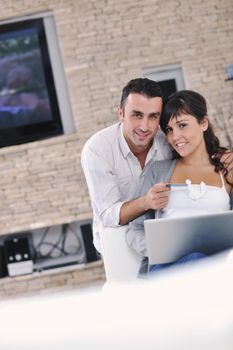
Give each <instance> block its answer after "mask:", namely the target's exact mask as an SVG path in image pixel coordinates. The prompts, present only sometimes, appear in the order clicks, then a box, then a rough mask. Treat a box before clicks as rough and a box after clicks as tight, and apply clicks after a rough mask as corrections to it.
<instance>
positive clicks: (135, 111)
mask: <svg viewBox="0 0 233 350" xmlns="http://www.w3.org/2000/svg"><path fill="white" fill-rule="evenodd" d="M132 113H137V114H143V112H141V111H139V110H137V109H133V110H132Z"/></svg>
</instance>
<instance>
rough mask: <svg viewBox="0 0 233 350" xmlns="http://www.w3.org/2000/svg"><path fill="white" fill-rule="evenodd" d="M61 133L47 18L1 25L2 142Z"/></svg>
mask: <svg viewBox="0 0 233 350" xmlns="http://www.w3.org/2000/svg"><path fill="white" fill-rule="evenodd" d="M1 133H2V135H1ZM61 133H62V124H61V118H60V113H59V107H58V102H57V97H56V91H55V85H54V80H53V75H52V69H51V63H50V60H49V52H48V48H47V43H46V36H45V31H44V27H43V20H42V19H36V20H30V21H23V22H15V23H9V24H4V25H2V26H0V146H1V145H3V144H2V142H1V136H2V137H3V140H5V141H6V145H8V144H17V143H23V142H29V141H33V140H36V139H41V138H45V137H48V136H52V135H56V134H61ZM8 136H9V137H14V140H13V139H12V140H9V137H8ZM3 142H4V141H3Z"/></svg>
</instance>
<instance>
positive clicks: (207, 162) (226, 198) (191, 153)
mask: <svg viewBox="0 0 233 350" xmlns="http://www.w3.org/2000/svg"><path fill="white" fill-rule="evenodd" d="M160 126H161V129H162V130H163V132H164V133H165V134H166V136H167V140H168V142H169V143H170V145H171V146H172V148H173V150H174V159H173V160H171V161H161V162H155V165H154V167H153V169H152V170H151V172H150V174H148V177H147V179H146V182H145V184H144V187H143V189H142V193H146V192H147V191H148V189H149V188H150V187H151V186H153V184H155V183H158V182H160V183H161V181H162V183H161V186H164V190H163V187H161V196H162V197H163V193H164V197H163V198H164V199H163V201H164V203H165V205H164V203H163V206H162V207H160V208H159V207H158V210H156V211H155V212H153V213H152V212H151V211H149V212H147V214H145V215H144V216H141V217H139V218H138V219H136V220H134V221H133V222H132V223H131V224H130V225H129V230H128V232H127V242H128V244H129V245H130V246H131V247H132V248H134V249H135V250H136V251H137V252H138V253H140V254H141V255H143V256H146V255H147V253H146V243H145V236H144V226H143V222H144V220H145V219H148V218H152V217H163V218H164V217H167V218H169V217H179V216H180V217H184V216H190V215H200V214H204V213H218V212H221V211H226V210H230V209H231V208H232V202H233V193H232V192H233V191H232V184H233V175H232V172H228V171H227V170H226V169H225V168H224V165H223V164H222V163H221V161H220V159H219V158H217V159H216V158H213V155H215V154H216V153H217V154H219V155H221V154H222V153H224V152H225V151H226V148H223V147H221V146H220V143H219V140H218V138H217V137H216V136H215V135H214V132H213V129H212V126H211V124H210V122H209V120H208V117H207V106H206V101H205V99H204V97H203V96H201V95H200V94H198V93H196V92H194V91H189V90H184V91H180V92H177V93H174V94H172V95H171V96H170V97H169V98H168V100H167V101H166V103H165V106H164V110H163V113H162V116H161V120H160ZM168 183H169V184H168ZM177 184H178V186H176V185H177ZM167 186H168V187H169V188H170V191H169V196H168V200H166V194H167ZM165 188H166V190H165ZM163 191H164V192H163ZM201 257H203V254H202V253H199V252H195V253H192V254H190V255H189V256H185V257H181V259H180V260H179V261H177V262H176V263H186V262H189V261H191V260H196V259H199V258H201ZM168 265H170V264H162V265H161V264H160V265H153V266H151V267H150V271H154V270H158V269H161V268H164V267H167V266H168Z"/></svg>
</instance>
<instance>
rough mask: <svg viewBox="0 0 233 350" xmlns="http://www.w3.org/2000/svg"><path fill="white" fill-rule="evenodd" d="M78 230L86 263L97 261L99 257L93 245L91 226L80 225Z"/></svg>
mask: <svg viewBox="0 0 233 350" xmlns="http://www.w3.org/2000/svg"><path fill="white" fill-rule="evenodd" d="M80 228H81V232H82V237H83V242H84V246H85V252H86V260H87V262H92V261H96V260H99V255H98V253H97V251H96V249H95V247H94V245H93V234H92V226H91V224H84V225H81V226H80Z"/></svg>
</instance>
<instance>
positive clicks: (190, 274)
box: [0, 251, 233, 350]
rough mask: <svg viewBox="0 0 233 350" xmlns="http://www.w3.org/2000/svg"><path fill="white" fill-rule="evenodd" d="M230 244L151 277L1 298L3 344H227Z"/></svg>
mask: <svg viewBox="0 0 233 350" xmlns="http://www.w3.org/2000/svg"><path fill="white" fill-rule="evenodd" d="M232 278H233V251H229V252H227V253H224V254H219V255H218V256H216V257H215V258H210V259H206V261H204V260H202V261H200V262H198V263H196V264H195V265H193V266H192V265H190V266H186V267H182V268H177V269H176V270H175V269H174V270H171V271H169V272H168V271H167V272H166V273H164V272H162V273H160V274H157V275H156V276H155V277H154V278H153V279H151V280H149V281H146V280H138V281H136V282H134V283H132V282H131V283H123V284H116V285H114V284H112V285H110V284H109V285H108V284H106V285H105V286H104V288H103V289H87V290H86V291H85V292H80V293H77V292H75V293H74V292H63V293H57V294H53V295H49V296H38V297H30V298H27V299H26V298H21V299H18V300H7V301H2V302H0V308H1V321H0V329H1V337H0V349H1V350H13V349H17V350H21V349H23V350H29V349H30V350H34V349H35V350H38V349H43V350H47V349H54V350H55V349H56V350H61V349H65V350H74V349H75V350H76V349H80V350H105V349H106V350H109V349H111V350H115V349H116V350H119V349H127V350H128V349H130V350H131V349H132V350H139V349H140V350H141V349H147V350H150V349H159V350H160V349H162V350H167V349H169V350H176V349H177V350H178V349H179V350H180V349H189V350H193V349H195V350H196V349H197V350H202V349H203V350H207V349H208V350H232V349H233V298H232V295H233V282H232Z"/></svg>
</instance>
